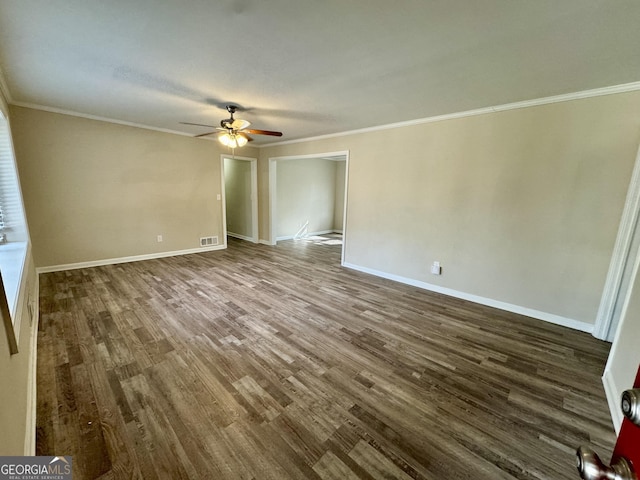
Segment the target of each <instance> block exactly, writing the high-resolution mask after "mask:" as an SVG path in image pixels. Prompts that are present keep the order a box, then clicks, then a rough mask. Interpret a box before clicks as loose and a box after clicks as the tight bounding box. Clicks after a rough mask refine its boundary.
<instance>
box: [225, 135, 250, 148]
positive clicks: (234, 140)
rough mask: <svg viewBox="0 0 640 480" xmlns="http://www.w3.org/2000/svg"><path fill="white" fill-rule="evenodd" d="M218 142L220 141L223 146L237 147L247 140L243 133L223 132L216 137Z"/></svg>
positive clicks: (242, 145) (243, 144) (244, 143)
mask: <svg viewBox="0 0 640 480" xmlns="http://www.w3.org/2000/svg"><path fill="white" fill-rule="evenodd" d="M218 140H219V141H220V143H222V144H223V145H224V146H225V147H229V148H238V147H244V146H245V145H246V144H247V143H248V142H249V140H248V139H247V137H245V136H244V135H240V134H238V133H229V132H225V133H223V134H222V135H220V136H219V137H218Z"/></svg>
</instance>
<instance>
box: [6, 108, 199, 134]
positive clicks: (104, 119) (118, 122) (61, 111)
mask: <svg viewBox="0 0 640 480" xmlns="http://www.w3.org/2000/svg"><path fill="white" fill-rule="evenodd" d="M10 103H11V105H14V106H16V107H24V108H30V109H32V110H42V111H43V112H50V113H59V114H61V115H69V116H71V117H80V118H86V119H88V120H96V121H98V122H107V123H114V124H116V125H124V126H126V127H134V128H142V129H144V130H152V131H154V132H162V133H171V134H174V135H182V136H183V137H192V136H193V135H191V134H190V133H184V132H179V131H177V130H170V129H168V128H159V127H150V126H149V125H144V124H142V123H135V122H127V121H124V120H116V119H114V118H109V117H100V116H98V115H91V114H88V113H80V112H76V111H73V110H65V109H62V108H56V107H46V106H44V105H39V104H37V103H28V102H10ZM204 140H210V139H208V138H205V139H204Z"/></svg>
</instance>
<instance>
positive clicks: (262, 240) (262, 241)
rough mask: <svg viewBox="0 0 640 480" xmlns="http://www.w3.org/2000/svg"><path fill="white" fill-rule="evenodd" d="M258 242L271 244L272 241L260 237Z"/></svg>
mask: <svg viewBox="0 0 640 480" xmlns="http://www.w3.org/2000/svg"><path fill="white" fill-rule="evenodd" d="M258 243H259V244H261V245H270V246H273V243H271V242H270V241H269V240H264V239H263V238H261V239H260V240H258Z"/></svg>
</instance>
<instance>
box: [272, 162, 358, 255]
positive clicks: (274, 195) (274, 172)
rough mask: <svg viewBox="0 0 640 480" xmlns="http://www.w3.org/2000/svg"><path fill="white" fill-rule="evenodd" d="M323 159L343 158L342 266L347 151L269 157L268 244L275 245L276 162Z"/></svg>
mask: <svg viewBox="0 0 640 480" xmlns="http://www.w3.org/2000/svg"><path fill="white" fill-rule="evenodd" d="M324 157H344V158H345V160H344V161H345V172H344V209H343V212H342V256H341V258H340V263H341V264H342V265H344V255H345V250H346V246H347V205H348V200H349V195H348V189H349V150H341V151H337V152H321V153H311V154H305V155H286V156H282V157H269V244H270V245H276V244H277V232H276V220H277V209H276V207H277V204H276V197H277V191H278V190H277V165H278V161H284V160H305V159H312V158H324Z"/></svg>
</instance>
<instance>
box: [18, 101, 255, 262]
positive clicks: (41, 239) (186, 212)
mask: <svg viewBox="0 0 640 480" xmlns="http://www.w3.org/2000/svg"><path fill="white" fill-rule="evenodd" d="M11 114H12V129H13V135H14V140H15V149H16V156H17V161H18V168H19V173H20V177H21V182H22V190H23V196H24V201H25V209H26V213H27V220H28V223H29V228H30V232H31V240H32V242H33V250H34V258H35V263H36V266H37V267H48V266H55V265H64V264H73V263H79V262H90V261H100V260H104V259H114V258H122V257H129V256H137V255H146V254H158V253H162V252H174V251H182V250H188V249H193V248H198V247H199V239H200V237H204V236H218V237H219V241H220V243H221V244H222V242H223V239H222V238H221V236H222V232H223V229H222V202H221V201H219V200H217V199H216V195H217V194H219V193H221V184H220V181H221V179H220V176H221V167H220V161H221V160H220V154H221V153H226V151H223V150H222V149H223V147H222V146H221V145H219V144H218V143H217V142H212V141H206V140H202V139H194V138H190V137H186V136H178V135H172V134H167V133H160V132H155V131H150V130H144V129H140V128H134V127H129V126H123V125H116V124H111V123H106V122H101V121H96V120H88V119H84V118H78V117H72V116H68V115H61V114H56V113H49V112H44V111H38V110H32V109H28V108H21V107H15V106H12V107H11ZM252 150H253V149H249V150H245V151H252ZM157 235H162V236H163V242H162V243H158V242H157V240H156V236H157Z"/></svg>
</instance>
